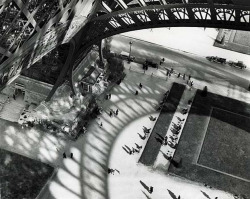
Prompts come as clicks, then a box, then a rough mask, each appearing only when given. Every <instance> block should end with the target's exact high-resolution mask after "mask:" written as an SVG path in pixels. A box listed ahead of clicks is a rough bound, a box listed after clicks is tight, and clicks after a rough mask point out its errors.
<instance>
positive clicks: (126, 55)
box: [120, 51, 135, 62]
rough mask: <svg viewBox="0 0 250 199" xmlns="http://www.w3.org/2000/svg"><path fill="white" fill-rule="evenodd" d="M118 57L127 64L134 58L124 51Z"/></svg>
mask: <svg viewBox="0 0 250 199" xmlns="http://www.w3.org/2000/svg"><path fill="white" fill-rule="evenodd" d="M120 57H121V58H122V59H124V60H127V61H129V62H131V61H134V60H135V56H132V55H129V53H128V52H125V51H122V52H121V53H120Z"/></svg>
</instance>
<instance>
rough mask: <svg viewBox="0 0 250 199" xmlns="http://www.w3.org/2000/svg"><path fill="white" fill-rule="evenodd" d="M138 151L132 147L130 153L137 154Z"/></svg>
mask: <svg viewBox="0 0 250 199" xmlns="http://www.w3.org/2000/svg"><path fill="white" fill-rule="evenodd" d="M139 152H140V151H139V150H138V149H135V148H134V147H132V153H139Z"/></svg>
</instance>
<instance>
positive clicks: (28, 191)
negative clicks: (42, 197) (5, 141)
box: [0, 149, 54, 199]
mask: <svg viewBox="0 0 250 199" xmlns="http://www.w3.org/2000/svg"><path fill="white" fill-rule="evenodd" d="M0 162H1V164H0V190H1V192H0V193H1V194H0V196H1V197H0V198H4V199H24V198H25V199H35V198H36V196H37V195H38V194H39V192H40V191H41V189H42V187H43V186H44V185H45V183H46V182H47V180H48V179H49V177H50V176H51V175H52V173H53V171H54V168H53V167H51V166H49V165H47V164H44V163H42V162H39V161H36V160H33V159H30V158H27V157H24V156H21V155H19V154H16V153H12V152H10V151H6V150H4V149H0Z"/></svg>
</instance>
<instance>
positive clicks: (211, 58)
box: [206, 56, 226, 64]
mask: <svg viewBox="0 0 250 199" xmlns="http://www.w3.org/2000/svg"><path fill="white" fill-rule="evenodd" d="M206 59H207V60H209V61H211V62H216V63H220V64H225V63H226V59H225V58H221V57H216V56H208V57H206Z"/></svg>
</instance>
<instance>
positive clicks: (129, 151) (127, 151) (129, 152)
mask: <svg viewBox="0 0 250 199" xmlns="http://www.w3.org/2000/svg"><path fill="white" fill-rule="evenodd" d="M122 148H123V150H124V151H126V153H128V154H129V155H131V154H132V151H131V150H128V149H127V148H125V147H124V146H123V147H122Z"/></svg>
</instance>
